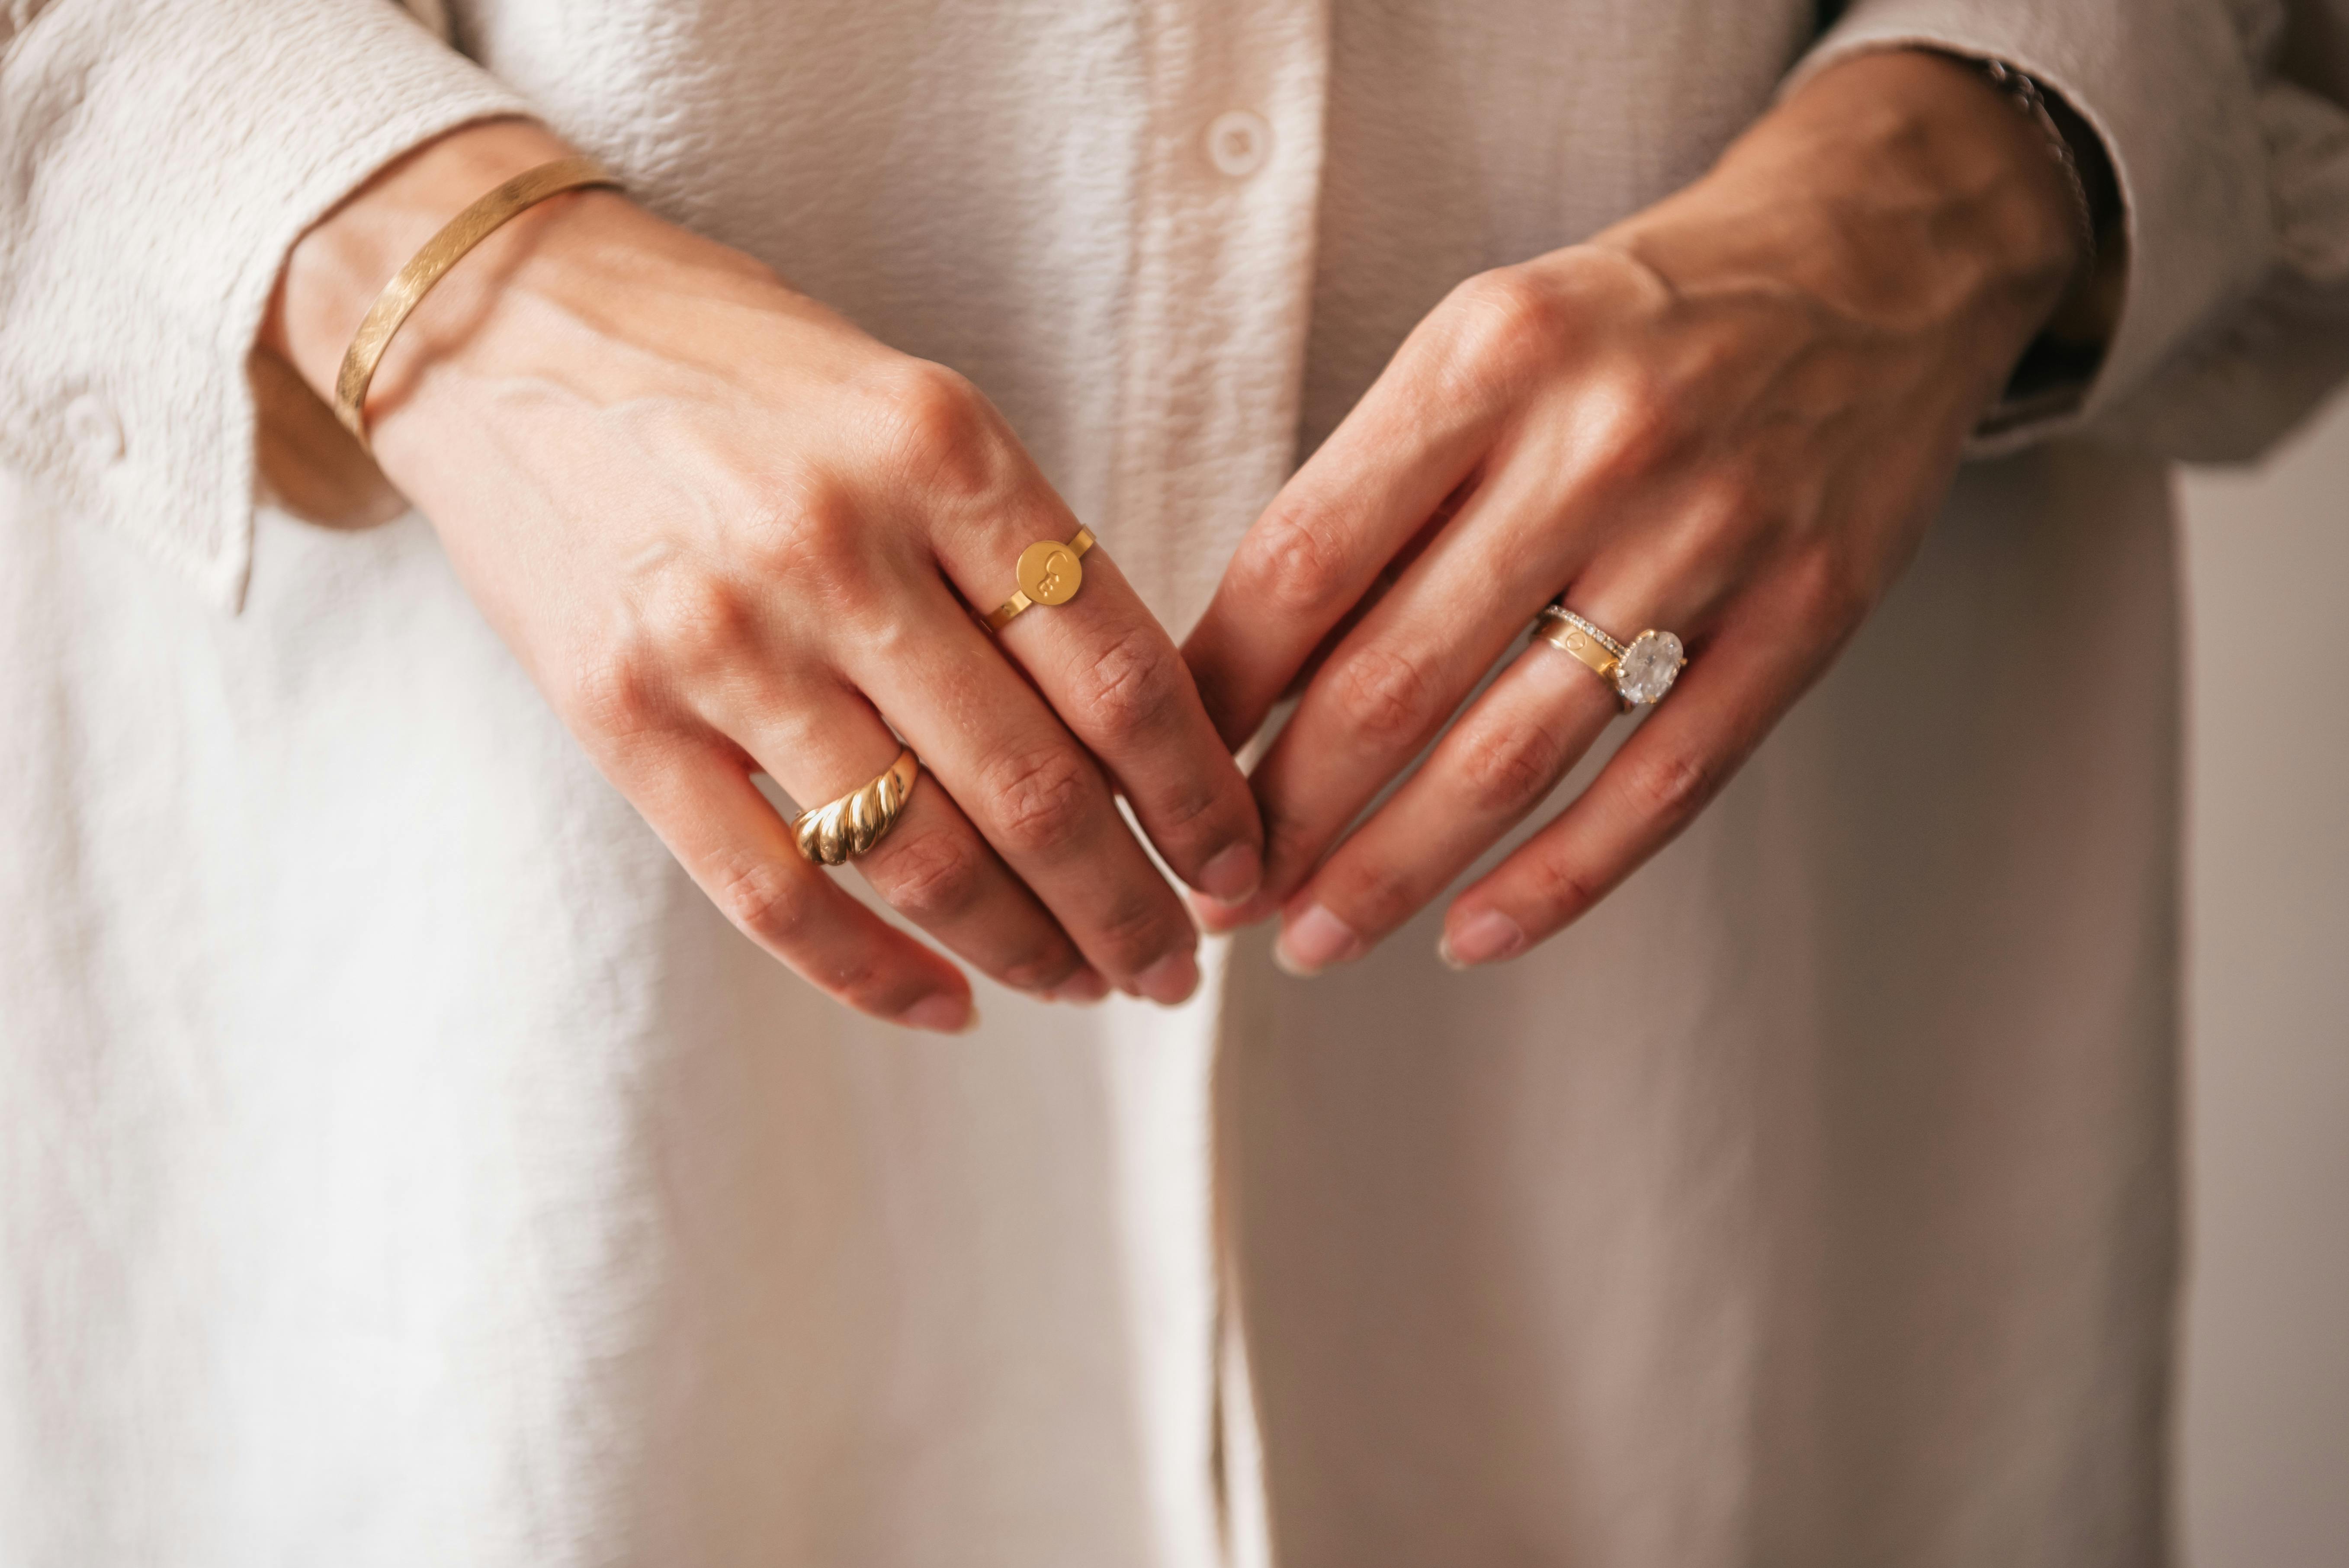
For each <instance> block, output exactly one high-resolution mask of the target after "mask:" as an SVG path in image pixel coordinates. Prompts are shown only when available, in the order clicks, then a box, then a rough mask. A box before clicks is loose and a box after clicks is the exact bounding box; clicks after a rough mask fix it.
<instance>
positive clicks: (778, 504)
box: [740, 474, 874, 606]
mask: <svg viewBox="0 0 2349 1568" xmlns="http://www.w3.org/2000/svg"><path fill="white" fill-rule="evenodd" d="M869 520H870V509H869V508H868V507H866V506H865V505H864V503H863V501H862V500H860V498H859V497H858V496H857V495H856V494H855V493H854V490H852V489H851V488H850V487H849V486H847V485H845V484H843V483H842V482H840V481H839V480H834V479H833V478H830V477H828V476H824V475H819V474H804V475H800V476H797V477H795V478H793V479H792V480H789V481H787V482H783V483H780V484H778V485H777V486H776V487H775V488H774V489H773V490H771V492H770V494H769V495H768V496H767V497H766V498H765V500H763V502H762V503H761V506H760V507H759V509H758V511H757V512H756V513H755V514H754V515H753V516H752V517H751V518H750V521H749V524H748V526H747V527H746V528H745V529H744V530H743V531H742V535H743V537H742V542H741V543H742V553H741V558H740V559H741V565H742V567H743V569H744V571H745V572H746V573H749V574H750V579H751V580H752V581H754V582H760V583H791V584H792V585H793V586H794V587H795V588H796V589H797V590H798V591H800V592H802V593H814V594H817V595H820V596H821V598H822V599H823V601H824V602H827V603H833V604H836V605H842V606H845V605H848V604H851V603H857V602H858V601H859V598H860V595H861V593H863V591H864V588H865V587H866V586H867V585H868V583H869V582H870V578H871V574H872V564H873V550H874V530H873V528H872V527H871V525H870V521H869Z"/></svg>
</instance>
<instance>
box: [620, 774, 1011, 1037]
mask: <svg viewBox="0 0 2349 1568" xmlns="http://www.w3.org/2000/svg"><path fill="white" fill-rule="evenodd" d="M625 771H626V774H627V775H628V777H626V778H625V779H621V783H622V788H623V789H624V790H625V792H626V794H627V795H628V797H629V798H630V799H632V800H633V801H635V803H636V808H637V810H640V811H642V812H643V813H644V815H645V820H647V821H648V822H650V823H651V824H652V826H653V830H654V831H655V832H657V833H658V834H659V835H660V836H661V841H663V842H664V843H666V844H667V845H668V848H669V852H670V853H672V854H674V855H675V856H677V858H678V862H679V863H680V864H682V865H683V866H684V867H685V869H686V871H687V872H688V873H689V874H690V875H691V876H692V878H693V880H694V881H695V882H698V883H699V884H700V887H701V891H702V892H706V893H708V894H709V898H710V902H712V903H715V904H717V905H718V907H719V910H720V911H721V912H722V913H724V914H725V916H726V918H727V919H729V920H730V921H732V922H733V923H734V924H735V925H736V926H737V927H738V928H739V929H740V931H741V932H742V934H744V935H746V936H748V937H750V940H751V941H753V942H755V943H757V944H759V945H760V946H761V947H763V948H765V949H766V950H767V951H768V952H769V953H771V954H774V955H775V956H776V957H777V958H780V959H781V960H782V961H783V962H784V963H785V964H787V965H790V966H791V967H792V969H793V970H794V971H795V972H797V973H798V975H800V976H801V978H802V979H804V980H806V981H807V982H808V983H809V984H810V985H814V986H816V987H817V988H818V989H820V990H822V991H823V992H824V994H825V995H829V996H831V997H833V999H834V1000H836V1001H840V1002H844V1003H846V1004H847V1005H848V1006H851V1007H854V1008H855V1009H856V1010H857V1011H859V1012H861V1013H869V1014H871V1015H872V1016H874V1017H876V1018H884V1019H886V1020H887V1021H889V1022H890V1023H893V1024H903V1025H905V1026H909V1027H912V1028H916V1029H934V1030H937V1031H940V1032H942V1033H947V1034H955V1033H959V1032H961V1031H963V1030H966V1029H968V1028H970V1027H972V1026H975V1025H976V1024H977V1023H978V1009H977V1008H976V1007H975V1006H973V1005H972V1003H971V995H970V983H969V981H968V980H967V979H966V978H965V977H964V976H963V974H962V971H961V970H959V969H957V967H956V966H955V965H953V964H952V963H950V962H948V961H947V959H945V958H943V957H941V956H940V955H939V954H936V953H935V952H933V951H931V950H930V949H929V948H927V947H925V946H924V945H923V944H921V943H919V942H916V940H914V938H912V937H910V936H908V935H906V934H905V933H904V932H902V931H899V930H898V929H897V928H896V927H895V926H893V925H891V924H890V923H888V922H886V921H885V920H883V919H882V918H881V917H880V916H879V915H877V914H875V913H873V912H872V911H871V910H869V909H867V908H865V907H864V905H863V904H862V903H858V902H857V901H856V900H855V899H854V898H853V897H851V896H850V895H849V893H848V892H847V891H846V890H845V889H843V888H842V887H840V886H839V885H838V884H837V883H835V882H833V880H832V878H831V877H830V876H828V875H827V874H825V872H823V871H822V870H821V869H819V868H818V867H816V866H814V865H812V864H810V863H809V862H808V861H806V860H804V859H802V857H801V855H800V852H799V848H798V846H797V845H796V844H795V843H793V842H792V834H791V829H790V827H789V825H788V824H786V823H785V822H784V821H783V820H782V818H781V816H779V815H778V814H777V813H776V811H775V809H774V808H773V807H772V806H771V805H769V804H768V803H767V799H766V797H765V796H763V795H761V794H760V793H759V790H758V787H757V786H756V785H754V784H752V783H751V782H750V767H749V765H748V764H747V763H746V762H745V761H744V760H743V759H742V758H741V757H740V754H739V753H736V752H735V751H733V750H732V748H730V747H727V746H725V745H724V744H722V743H720V742H718V741H715V740H706V741H705V740H695V739H691V738H684V737H676V738H668V739H665V740H661V741H657V742H653V743H651V744H650V745H649V746H647V747H645V748H644V749H642V750H640V751H638V753H637V754H636V756H635V757H633V758H630V759H629V764H628V766H627V767H626V769H625Z"/></svg>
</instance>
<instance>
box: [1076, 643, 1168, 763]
mask: <svg viewBox="0 0 2349 1568" xmlns="http://www.w3.org/2000/svg"><path fill="white" fill-rule="evenodd" d="M1177 665H1178V661H1177V659H1176V657H1175V655H1174V649H1173V648H1172V647H1171V646H1168V645H1165V644H1164V641H1163V640H1162V639H1161V638H1160V637H1157V636H1154V635H1153V634H1152V631H1151V629H1150V628H1148V627H1143V626H1133V627H1130V628H1128V629H1127V630H1125V631H1123V632H1121V633H1120V634H1118V635H1117V637H1116V638H1115V640H1113V641H1112V643H1111V644H1110V645H1109V646H1108V647H1106V648H1104V649H1102V652H1101V654H1100V655H1099V656H1098V657H1097V658H1094V659H1092V660H1091V661H1089V662H1088V663H1087V664H1086V665H1085V666H1084V667H1083V669H1082V670H1081V671H1080V672H1079V673H1078V675H1077V676H1076V680H1075V686H1076V689H1075V691H1074V693H1073V694H1072V695H1073V696H1074V698H1075V710H1076V711H1077V712H1078V713H1080V714H1082V715H1084V716H1085V717H1086V720H1087V722H1088V724H1089V726H1090V727H1092V728H1093V729H1094V730H1095V731H1096V732H1097V734H1098V735H1099V737H1100V738H1101V739H1102V740H1103V741H1105V742H1108V743H1112V744H1114V743H1115V742H1117V741H1121V740H1126V739H1131V738H1133V737H1134V736H1136V735H1139V734H1142V733H1144V732H1146V731H1148V730H1149V729H1151V728H1153V727H1155V726H1157V725H1159V724H1161V723H1162V722H1163V721H1164V719H1165V718H1166V717H1167V716H1168V715H1169V714H1170V713H1171V712H1173V710H1174V704H1175V701H1176V699H1177V698H1178V697H1179V696H1181V693H1182V686H1183V683H1182V677H1181V676H1180V673H1179V671H1178V668H1177Z"/></svg>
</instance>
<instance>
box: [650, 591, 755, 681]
mask: <svg viewBox="0 0 2349 1568" xmlns="http://www.w3.org/2000/svg"><path fill="white" fill-rule="evenodd" d="M755 614H756V612H755V609H754V606H753V603H752V601H751V598H750V595H749V594H748V593H745V592H744V591H743V590H742V588H741V586H740V584H738V583H734V582H732V581H730V579H728V578H725V577H721V576H718V575H716V574H715V573H709V572H702V571H690V570H688V571H673V572H667V573H662V574H661V576H660V577H659V578H658V580H657V581H656V582H655V583H653V584H652V585H651V586H650V587H649V588H648V589H647V591H646V592H645V593H644V594H643V595H642V597H641V598H640V599H639V601H638V603H637V605H636V618H635V625H634V627H633V628H632V631H631V633H630V635H629V638H628V641H629V643H630V644H631V645H632V646H631V650H630V656H631V659H632V662H634V663H635V664H636V665H639V666H642V665H656V664H657V665H662V666H666V667H667V668H671V669H674V670H677V671H678V672H679V673H681V674H683V675H685V676H688V677H691V676H698V675H702V674H706V673H708V672H709V670H710V669H711V668H712V667H713V666H715V665H720V664H723V663H724V662H726V661H727V660H728V659H729V658H730V656H731V655H734V654H736V653H737V652H739V651H740V649H742V648H744V647H746V646H748V645H749V644H750V642H751V640H752V637H753V632H752V622H753V619H754V616H755Z"/></svg>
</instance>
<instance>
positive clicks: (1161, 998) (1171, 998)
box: [1133, 947, 1199, 1007]
mask: <svg viewBox="0 0 2349 1568" xmlns="http://www.w3.org/2000/svg"><path fill="white" fill-rule="evenodd" d="M1198 988H1199V961H1198V959H1196V958H1195V957H1193V956H1192V954H1191V950H1190V949H1189V948H1187V947H1185V948H1178V949H1176V950H1175V951H1174V952H1173V953H1170V954H1167V955H1166V956H1165V957H1164V958H1162V959H1160V960H1159V961H1158V962H1157V963H1155V964H1154V965H1151V966H1150V967H1149V968H1147V969H1145V970H1143V972H1142V973H1141V974H1139V975H1135V976H1134V977H1133V989H1134V991H1135V992H1136V994H1138V995H1143V996H1147V997H1149V998H1150V999H1151V1000H1152V1001H1154V1002H1157V1003H1161V1004H1163V1005H1164V1006H1169V1007H1172V1006H1174V1004H1176V1003H1177V1002H1181V1001H1185V1000H1187V999H1188V998H1189V996H1190V995H1191V993H1192V992H1194V991H1196V990H1197V989H1198Z"/></svg>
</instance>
